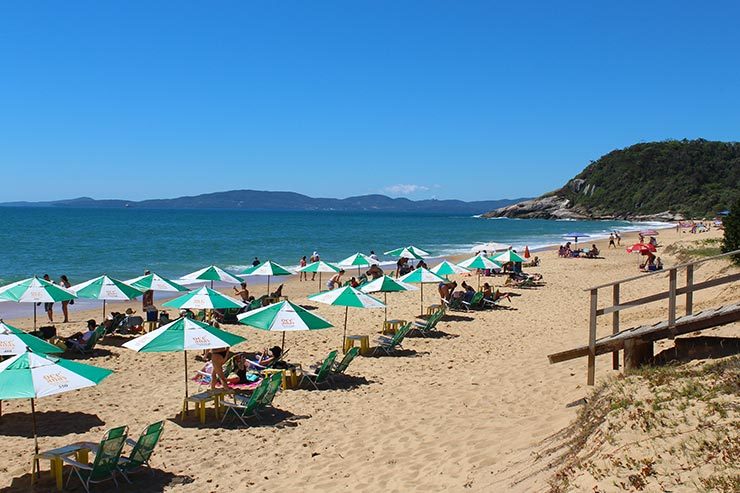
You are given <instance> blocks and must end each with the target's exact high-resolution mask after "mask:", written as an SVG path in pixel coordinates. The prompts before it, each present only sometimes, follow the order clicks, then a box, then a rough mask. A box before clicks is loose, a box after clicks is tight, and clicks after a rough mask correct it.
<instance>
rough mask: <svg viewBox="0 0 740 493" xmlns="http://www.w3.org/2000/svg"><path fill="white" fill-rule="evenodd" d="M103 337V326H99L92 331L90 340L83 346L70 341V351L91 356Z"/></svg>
mask: <svg viewBox="0 0 740 493" xmlns="http://www.w3.org/2000/svg"><path fill="white" fill-rule="evenodd" d="M104 335H105V326H103V325H99V326H98V327H97V328H96V329H95V330H94V331H93V334H92V335H91V336H90V338H89V339H88V340H87V342H85V343H84V344H82V343H79V342H77V341H74V340H70V341H69V342H71V343H72V347H71V348H70V349H72V350H74V351H77V352H78V353H80V354H83V355H87V354H91V353H92V352H93V351H94V350H95V345H96V344H97V343H98V341H100V339H102V338H103V336H104Z"/></svg>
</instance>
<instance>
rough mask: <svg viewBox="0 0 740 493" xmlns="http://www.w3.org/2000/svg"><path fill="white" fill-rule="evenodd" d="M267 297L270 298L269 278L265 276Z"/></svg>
mask: <svg viewBox="0 0 740 493" xmlns="http://www.w3.org/2000/svg"><path fill="white" fill-rule="evenodd" d="M267 296H270V276H267Z"/></svg>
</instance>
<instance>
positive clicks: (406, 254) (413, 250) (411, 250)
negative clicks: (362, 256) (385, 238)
mask: <svg viewBox="0 0 740 493" xmlns="http://www.w3.org/2000/svg"><path fill="white" fill-rule="evenodd" d="M385 254H386V255H390V256H391V257H403V258H411V259H422V258H424V257H429V256H430V255H431V254H430V253H429V252H427V251H425V250H422V249H421V248H418V247H415V246H413V245H409V246H407V247H402V248H396V249H395V250H390V251H388V252H385Z"/></svg>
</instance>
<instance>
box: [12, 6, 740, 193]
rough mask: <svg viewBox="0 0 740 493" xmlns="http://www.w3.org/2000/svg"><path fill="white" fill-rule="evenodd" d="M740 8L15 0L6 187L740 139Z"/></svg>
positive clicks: (239, 177)
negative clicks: (675, 140)
mask: <svg viewBox="0 0 740 493" xmlns="http://www.w3.org/2000/svg"><path fill="white" fill-rule="evenodd" d="M738 19H740V2H736V1H725V2H713V1H702V2H696V1H678V0H673V1H644V0H641V1H622V2H594V1H583V2H579V1H572V2H570V1H568V2H556V1H542V2H534V1H530V2H498V1H453V0H446V1H434V0H423V1H422V0H420V1H403V0H388V1H381V0H372V1H369V0H368V1H354V0H337V1H320V0H317V1H305V0H303V1H288V0H280V1H221V2H204V1H192V2H190V1H171V2H162V1H152V0H149V1H142V2H135V1H123V2H104V1H103V2H101V1H99V0H94V1H77V0H75V1H71V2H60V1H39V2H24V1H20V0H17V1H4V2H0V176H1V177H2V181H3V187H2V189H1V191H0V201H7V200H45V199H59V198H71V197H77V196H83V195H86V196H92V197H95V198H127V199H142V198H155V197H175V196H180V195H191V194H197V193H204V192H212V191H220V190H229V189H236V188H251V189H258V190H291V191H296V192H301V193H305V194H308V195H312V196H324V197H326V196H332V197H346V196H350V195H359V194H366V193H387V194H390V195H395V196H398V195H407V196H408V197H410V198H427V197H438V198H460V199H464V200H482V199H496V198H504V197H509V198H511V197H520V196H533V195H538V194H540V193H542V192H545V191H548V190H551V189H554V188H557V187H559V186H561V185H562V184H563V183H564V182H565V181H567V180H568V179H569V178H570V177H572V176H573V175H574V174H576V173H577V172H579V171H580V170H581V169H582V168H583V167H584V166H586V165H587V164H588V163H589V161H591V160H595V159H597V158H598V157H599V156H601V155H603V154H605V153H607V152H609V151H610V150H612V149H615V148H621V147H626V146H628V145H630V144H633V143H636V142H640V141H649V140H663V139H668V138H679V139H680V138H697V137H702V138H706V139H709V140H738V138H739V137H738V136H740V27H739V24H738Z"/></svg>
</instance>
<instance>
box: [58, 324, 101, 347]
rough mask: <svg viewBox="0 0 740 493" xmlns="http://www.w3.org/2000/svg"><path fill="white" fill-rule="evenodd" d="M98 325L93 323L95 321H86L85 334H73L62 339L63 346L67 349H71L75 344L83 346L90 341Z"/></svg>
mask: <svg viewBox="0 0 740 493" xmlns="http://www.w3.org/2000/svg"><path fill="white" fill-rule="evenodd" d="M97 326H98V324H97V323H96V322H95V320H93V319H90V320H88V321H87V332H85V333H84V334H83V333H82V332H75V333H74V334H72V335H71V336H69V337H65V338H64V344H65V345H66V346H67V347H68V348H72V347H74V346H75V343H76V344H78V345H85V344H87V342H88V341H89V340H90V338H91V337H92V336H93V334H94V333H95V329H96V328H97Z"/></svg>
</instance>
